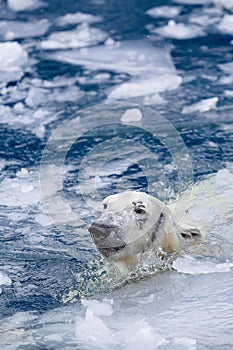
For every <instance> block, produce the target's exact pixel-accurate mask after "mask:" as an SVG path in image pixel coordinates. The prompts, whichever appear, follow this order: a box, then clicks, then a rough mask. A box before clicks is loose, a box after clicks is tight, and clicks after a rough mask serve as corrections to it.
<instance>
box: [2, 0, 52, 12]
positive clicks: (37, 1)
mask: <svg viewBox="0 0 233 350" xmlns="http://www.w3.org/2000/svg"><path fill="white" fill-rule="evenodd" d="M7 4H8V7H9V8H10V9H11V10H12V11H15V12H20V11H32V10H36V9H38V8H40V7H45V6H47V5H46V3H45V2H44V1H41V0H7Z"/></svg>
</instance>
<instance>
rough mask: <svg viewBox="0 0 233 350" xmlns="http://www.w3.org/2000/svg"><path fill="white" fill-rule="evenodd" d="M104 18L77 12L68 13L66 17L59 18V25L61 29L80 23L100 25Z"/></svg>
mask: <svg viewBox="0 0 233 350" xmlns="http://www.w3.org/2000/svg"><path fill="white" fill-rule="evenodd" d="M101 21H102V18H101V17H100V16H94V15H91V14H89V13H83V12H76V13H67V14H66V15H65V16H61V17H58V19H57V24H58V25H59V26H61V27H63V26H66V25H70V24H78V23H83V22H84V23H98V22H101Z"/></svg>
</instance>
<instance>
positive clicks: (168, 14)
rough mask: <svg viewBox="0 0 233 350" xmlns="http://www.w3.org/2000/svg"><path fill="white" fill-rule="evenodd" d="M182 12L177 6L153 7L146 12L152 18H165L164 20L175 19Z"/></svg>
mask: <svg viewBox="0 0 233 350" xmlns="http://www.w3.org/2000/svg"><path fill="white" fill-rule="evenodd" d="M180 11H181V8H180V7H177V6H159V7H152V8H151V9H149V10H147V11H146V14H147V15H149V16H150V17H152V18H156V17H164V18H174V17H176V16H178V15H179V13H180Z"/></svg>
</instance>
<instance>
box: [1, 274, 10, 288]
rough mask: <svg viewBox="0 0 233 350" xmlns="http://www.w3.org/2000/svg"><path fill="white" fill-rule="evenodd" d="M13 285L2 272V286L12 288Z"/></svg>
mask: <svg viewBox="0 0 233 350" xmlns="http://www.w3.org/2000/svg"><path fill="white" fill-rule="evenodd" d="M11 283H12V281H11V279H10V278H9V277H8V276H7V275H6V274H5V273H2V272H1V271H0V286H1V285H5V286H10V285H11Z"/></svg>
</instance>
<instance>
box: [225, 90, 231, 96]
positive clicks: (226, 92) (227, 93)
mask: <svg viewBox="0 0 233 350" xmlns="http://www.w3.org/2000/svg"><path fill="white" fill-rule="evenodd" d="M224 95H225V96H227V97H233V90H224Z"/></svg>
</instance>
